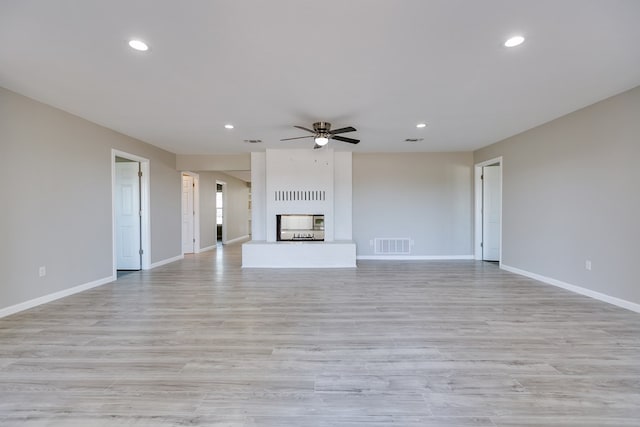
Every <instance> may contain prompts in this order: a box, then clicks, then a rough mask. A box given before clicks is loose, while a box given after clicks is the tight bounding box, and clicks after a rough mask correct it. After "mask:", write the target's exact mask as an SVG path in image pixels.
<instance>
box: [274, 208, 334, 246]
mask: <svg viewBox="0 0 640 427" xmlns="http://www.w3.org/2000/svg"><path fill="white" fill-rule="evenodd" d="M276 227H277V230H276V233H277V234H276V237H277V240H278V241H279V242H281V241H315V242H323V241H324V215H312V214H283V215H276Z"/></svg>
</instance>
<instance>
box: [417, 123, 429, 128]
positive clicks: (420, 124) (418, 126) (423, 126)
mask: <svg viewBox="0 0 640 427" xmlns="http://www.w3.org/2000/svg"><path fill="white" fill-rule="evenodd" d="M416 127H417V128H426V127H427V124H426V123H418V124H417V125H416Z"/></svg>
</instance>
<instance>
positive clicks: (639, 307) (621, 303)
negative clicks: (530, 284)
mask: <svg viewBox="0 0 640 427" xmlns="http://www.w3.org/2000/svg"><path fill="white" fill-rule="evenodd" d="M500 268H501V269H503V270H506V271H509V272H511V273H515V274H519V275H521V276H525V277H529V278H530V279H535V280H537V281H539V282H542V283H546V284H548V285H552V286H557V287H558V288H562V289H566V290H568V291H571V292H575V293H576V294H580V295H584V296H587V297H590V298H593V299H597V300H599V301H603V302H606V303H609V304H613V305H616V306H618V307H622V308H626V309H627V310H631V311H635V312H636V313H640V304H636V303H635V302H631V301H627V300H623V299H620V298H616V297H612V296H611V295H607V294H603V293H600V292H596V291H592V290H591V289H587V288H583V287H581V286H576V285H572V284H570V283H566V282H562V281H560V280H557V279H553V278H551V277H546V276H542V275H540V274H536V273H532V272H530V271H526V270H521V269H519V268H516V267H511V266H508V265H505V264H502V265H501V266H500Z"/></svg>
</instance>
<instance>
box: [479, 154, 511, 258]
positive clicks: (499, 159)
mask: <svg viewBox="0 0 640 427" xmlns="http://www.w3.org/2000/svg"><path fill="white" fill-rule="evenodd" d="M496 163H497V164H499V165H500V166H501V168H500V198H501V199H502V200H501V201H500V260H499V261H498V265H502V223H503V217H502V212H503V203H502V201H503V200H504V195H503V188H502V187H503V186H502V177H503V172H504V161H503V159H502V156H500V157H495V158H493V159H489V160H486V161H484V162H480V163H476V164H475V167H474V183H475V210H474V211H475V214H474V219H475V221H474V235H475V238H474V242H473V247H474V253H475V257H474V259H476V260H478V261H482V246H480V244H481V243H482V179H480V176H481V175H482V168H483V167H485V166H489V165H495V164H496Z"/></svg>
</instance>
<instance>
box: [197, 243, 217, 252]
mask: <svg viewBox="0 0 640 427" xmlns="http://www.w3.org/2000/svg"><path fill="white" fill-rule="evenodd" d="M216 247H217V245H211V246H207V247H206V248H200V249H198V252H197V253H199V254H200V253H202V252H208V251H212V250H214V249H215V248H216Z"/></svg>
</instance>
